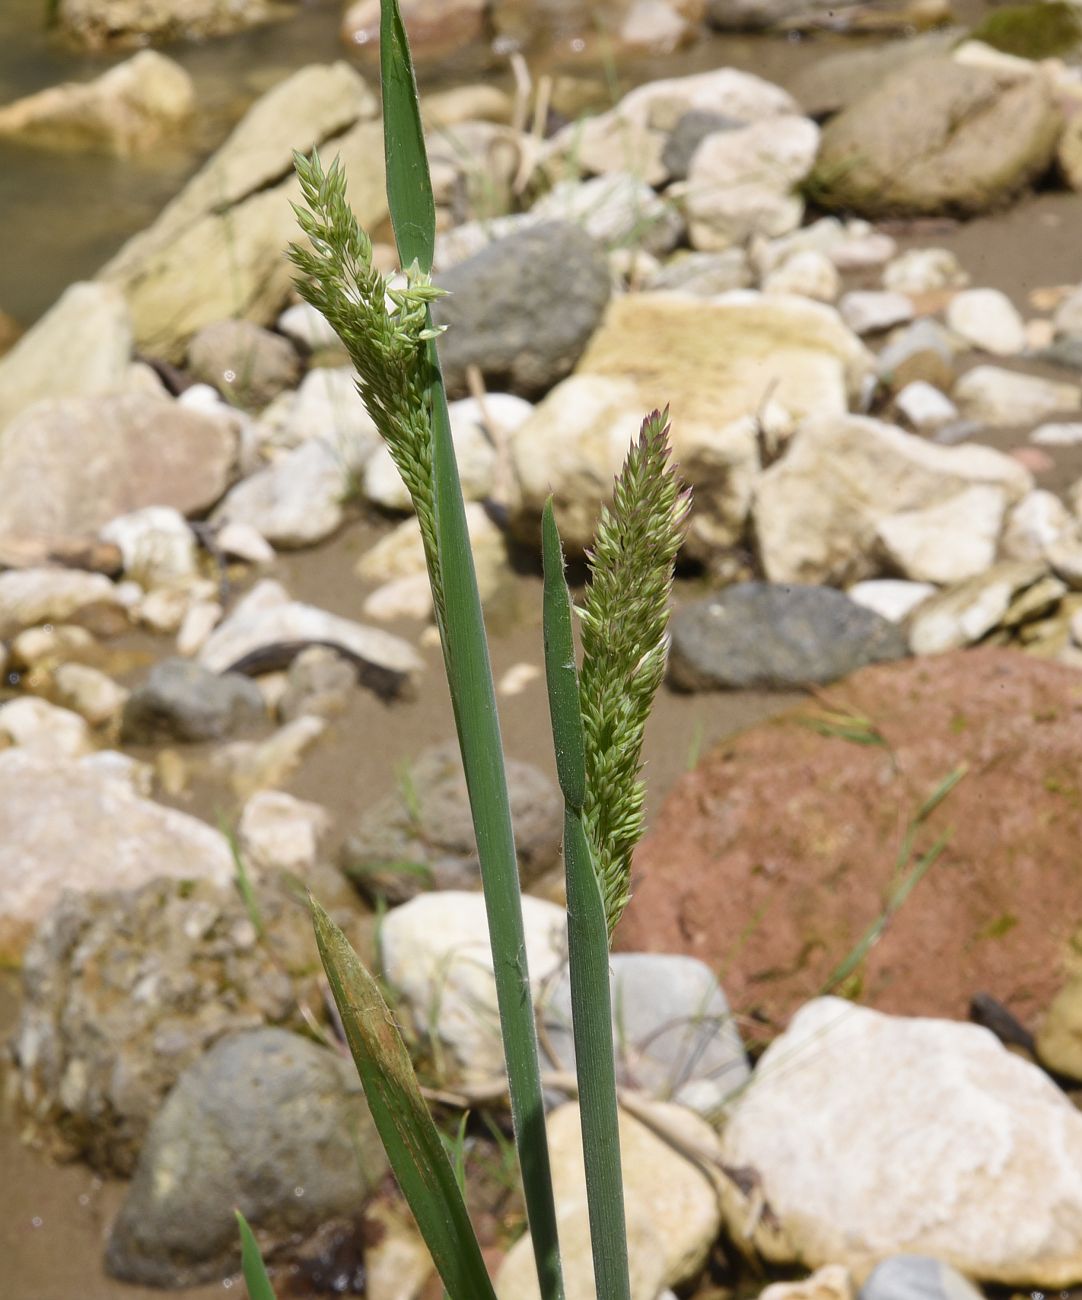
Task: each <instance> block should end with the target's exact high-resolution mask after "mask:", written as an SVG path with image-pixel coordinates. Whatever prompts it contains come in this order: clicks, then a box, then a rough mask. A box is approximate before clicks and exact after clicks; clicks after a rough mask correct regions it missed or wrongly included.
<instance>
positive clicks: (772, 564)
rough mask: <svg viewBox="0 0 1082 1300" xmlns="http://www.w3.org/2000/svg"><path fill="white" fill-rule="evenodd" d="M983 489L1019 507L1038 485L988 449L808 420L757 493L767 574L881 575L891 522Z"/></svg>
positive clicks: (883, 428) (876, 424)
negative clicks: (885, 524)
mask: <svg viewBox="0 0 1082 1300" xmlns="http://www.w3.org/2000/svg"><path fill="white" fill-rule="evenodd" d="M975 486H985V487H993V488H995V489H997V490H999V491H1001V492H1003V493H1004V494H1005V495H1006V498H1007V500H1008V501H1009V502H1012V503H1013V502H1015V501H1018V500H1020V499H1021V498H1022V497H1023V496H1024V495H1025V494H1026V493H1027V492H1028V491H1029V490H1030V489H1031V488H1032V486H1033V479H1032V476H1031V475H1030V473H1029V471H1028V470H1026V469H1025V468H1024V467H1023V466H1022V465H1020V464H1019V463H1018V461H1016V460H1014V459H1013V458H1012V457H1010V456H1004V455H1002V454H1001V453H1000V452H997V451H993V450H992V449H991V448H988V447H978V446H976V445H973V444H962V445H961V446H957V447H940V446H936V445H934V444H932V443H929V442H927V441H925V439H923V438H920V437H917V436H916V435H914V434H908V433H905V432H903V431H902V430H901V429H898V428H895V427H894V426H893V425H889V424H884V423H882V422H881V421H879V420H871V419H865V418H862V417H859V416H843V417H841V418H833V419H832V418H819V419H812V420H808V421H807V422H806V423H805V424H803V425H802V426H801V427H800V429H799V430H798V432H797V433H796V434H795V435H794V437H793V439H792V442H791V444H790V446H789V450H788V451H787V453H786V455H785V456H784V457H783V458H782V459H781V460H780V461H778V462H777V463H776V464H774V465H772V466H771V467H770V468H769V469H768V470H766V472H765V473H764V474H763V475H762V477H761V478H760V479H759V481H758V484H757V486H756V491H755V503H754V508H753V520H754V526H755V533H756V537H757V540H758V545H759V553H760V556H761V558H762V563H763V567H764V569H765V571H766V575H767V577H768V578H769V579H770V581H771V582H833V583H840V584H848V583H851V582H855V581H858V580H859V579H861V578H868V577H872V576H874V575H875V574H876V573H877V572H878V571H879V569H880V562H879V552H878V541H877V538H876V530H877V528H878V526H879V524H880V522H881V521H882V520H883V519H886V518H888V517H889V516H891V515H897V514H900V513H903V512H907V511H912V510H926V509H928V508H929V507H931V506H936V505H939V504H940V503H942V502H944V501H947V500H949V499H950V498H951V497H952V496H957V495H958V493H959V492H961V491H964V490H966V489H968V488H971V487H975Z"/></svg>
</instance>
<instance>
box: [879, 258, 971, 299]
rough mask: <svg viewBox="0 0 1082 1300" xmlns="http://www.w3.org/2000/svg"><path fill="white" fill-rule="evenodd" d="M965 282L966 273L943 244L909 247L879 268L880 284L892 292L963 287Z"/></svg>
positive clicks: (925, 291)
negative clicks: (931, 246) (934, 246)
mask: <svg viewBox="0 0 1082 1300" xmlns="http://www.w3.org/2000/svg"><path fill="white" fill-rule="evenodd" d="M968 283H969V276H968V275H967V274H966V273H965V271H963V270H962V268H961V267H960V266H959V264H958V259H957V258H956V257H955V256H954V254H953V253H952V252H950V250H949V249H946V248H911V249H909V251H908V252H905V253H902V254H901V255H900V256H899V257H896V258H895V259H894V260H893V261H892V262H890V263H889V264H888V265H887V267H886V269H885V270H884V272H883V288H884V289H890V290H892V291H893V292H895V293H933V292H935V291H936V290H937V289H964V288H965V286H966V285H967V284H968Z"/></svg>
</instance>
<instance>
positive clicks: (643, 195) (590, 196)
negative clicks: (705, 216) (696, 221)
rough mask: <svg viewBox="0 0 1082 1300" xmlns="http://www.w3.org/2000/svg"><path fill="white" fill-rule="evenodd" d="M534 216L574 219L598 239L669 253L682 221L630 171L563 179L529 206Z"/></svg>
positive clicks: (677, 240) (602, 242) (665, 201)
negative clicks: (586, 179)
mask: <svg viewBox="0 0 1082 1300" xmlns="http://www.w3.org/2000/svg"><path fill="white" fill-rule="evenodd" d="M530 217H531V219H532V220H534V221H571V222H575V223H576V224H577V225H580V226H582V227H583V229H584V230H585V231H586V232H587V234H589V235H592V236H593V238H594V239H596V240H597V241H598V243H599V244H604V245H606V246H611V245H621V244H634V245H636V246H637V247H640V248H644V249H646V251H647V252H650V253H667V252H668V251H669V250H670V249H671V248H674V247H675V246H676V245H677V244H678V243H679V242H680V236H681V235H682V234H683V231H684V221H683V218H682V217H681V216H680V213H679V212H678V211H677V210H676V208H675V207H674V206H673V205H672V203H671V202H669V201H668V200H666V199H664V198H662V197H660V196H659V195H657V194H655V193H654V191H653V190H652V189H651V188H650V186H649V185H647V184H646V182H645V181H644V180H642V179H641V178H640V177H638V176H634V175H632V174H631V173H630V172H620V171H610V172H608V173H607V174H606V175H604V176H595V177H593V179H591V180H588V181H559V182H557V184H555V185H554V186H553V187H552V189H551V190H549V192H548V193H547V194H546V195H545V196H544V197H543V198H542V199H539V200H538V202H537V203H535V204H534V205H533V207H532V208H531V209H530Z"/></svg>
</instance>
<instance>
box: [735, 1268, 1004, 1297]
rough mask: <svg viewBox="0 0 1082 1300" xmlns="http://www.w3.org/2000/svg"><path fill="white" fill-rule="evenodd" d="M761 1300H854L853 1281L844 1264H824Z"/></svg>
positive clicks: (765, 1293)
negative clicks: (801, 1278)
mask: <svg viewBox="0 0 1082 1300" xmlns="http://www.w3.org/2000/svg"><path fill="white" fill-rule="evenodd" d="M974 1292H975V1294H973V1295H972V1296H964V1297H963V1296H954V1297H951V1300H978V1297H979V1295H980V1292H979V1291H977V1290H976V1288H974ZM948 1294H949V1293H948ZM759 1300H853V1279H852V1277H851V1276H850V1273H849V1270H848V1269H847V1268H845V1267H844V1266H843V1265H842V1264H824V1265H823V1267H822V1268H818V1269H816V1270H815V1272H814V1273H813V1274H812V1275H811V1277H806V1278H804V1279H803V1281H800V1282H772V1283H771V1284H770V1286H768V1287H767V1288H766V1289H765V1290H763V1291H760V1293H759ZM898 1300H901V1296H900V1295H899V1297H898ZM929 1300H930V1298H929Z"/></svg>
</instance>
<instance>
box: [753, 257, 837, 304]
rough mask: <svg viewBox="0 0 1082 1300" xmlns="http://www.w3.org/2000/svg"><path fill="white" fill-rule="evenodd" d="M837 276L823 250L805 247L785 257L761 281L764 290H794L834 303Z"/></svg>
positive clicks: (778, 291)
mask: <svg viewBox="0 0 1082 1300" xmlns="http://www.w3.org/2000/svg"><path fill="white" fill-rule="evenodd" d="M840 289H841V277H840V276H839V274H838V271H837V268H836V267H835V265H834V263H833V262H832V261H831V260H830V258H829V257H828V256H827V255H826V253H820V252H818V251H817V250H816V249H814V248H808V249H805V250H804V251H803V252H801V253H794V254H793V256H792V257H789V258H786V260H785V261H784V262H782V263H781V265H780V266H778V267H776V268H775V269H774V270H773V271H771V272H770V273H769V274H768V275H767V276H766V278H765V279H764V280H763V292H764V293H794V294H798V295H799V296H800V297H802V298H814V299H815V300H816V301H817V302H834V300H835V299H836V298H837V296H838V292H839V290H840Z"/></svg>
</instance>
